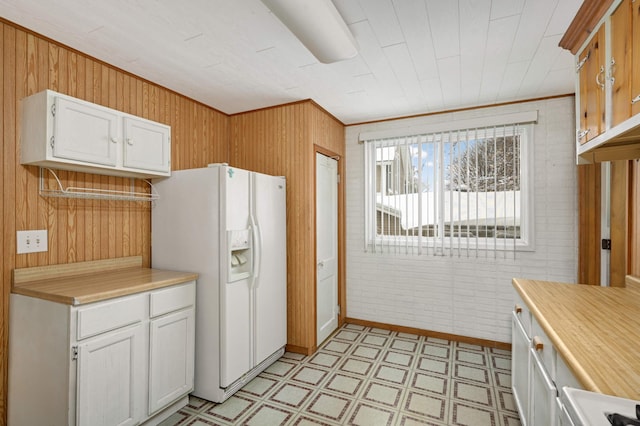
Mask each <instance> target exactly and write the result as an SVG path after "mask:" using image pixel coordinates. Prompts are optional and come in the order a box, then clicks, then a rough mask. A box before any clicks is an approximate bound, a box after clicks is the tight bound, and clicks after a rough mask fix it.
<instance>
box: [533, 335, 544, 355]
mask: <svg viewBox="0 0 640 426" xmlns="http://www.w3.org/2000/svg"><path fill="white" fill-rule="evenodd" d="M531 340H532V344H533V348H534V349H535V350H536V351H538V352H539V351H541V350H543V349H544V343H542V339H541V338H540V337H539V336H533V339H531Z"/></svg>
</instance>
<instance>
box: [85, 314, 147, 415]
mask: <svg viewBox="0 0 640 426" xmlns="http://www.w3.org/2000/svg"><path fill="white" fill-rule="evenodd" d="M144 343H145V342H144V328H143V325H142V324H137V325H135V326H133V327H125V328H124V329H119V330H117V331H113V332H110V333H104V334H101V335H99V336H98V337H94V338H92V339H88V340H87V341H86V342H84V343H82V344H79V345H78V346H77V360H76V361H77V363H78V365H77V369H78V370H77V371H78V379H77V389H78V391H77V393H76V410H77V413H78V421H77V423H78V424H80V425H121V426H126V425H135V424H137V423H138V422H139V421H140V419H142V418H143V417H144V415H145V413H144V411H143V409H144V400H143V397H144V388H145V386H144V374H143V373H144V358H145V357H144V349H145V345H144Z"/></svg>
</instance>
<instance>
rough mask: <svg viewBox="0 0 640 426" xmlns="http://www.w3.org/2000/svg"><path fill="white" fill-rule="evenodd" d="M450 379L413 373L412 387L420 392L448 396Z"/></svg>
mask: <svg viewBox="0 0 640 426" xmlns="http://www.w3.org/2000/svg"><path fill="white" fill-rule="evenodd" d="M447 384H448V379H447V378H445V377H442V376H435V375H429V374H424V373H421V372H415V373H413V379H412V382H411V387H412V388H413V389H416V390H419V391H427V392H433V393H437V394H438V395H442V396H446V395H447V391H448V387H447Z"/></svg>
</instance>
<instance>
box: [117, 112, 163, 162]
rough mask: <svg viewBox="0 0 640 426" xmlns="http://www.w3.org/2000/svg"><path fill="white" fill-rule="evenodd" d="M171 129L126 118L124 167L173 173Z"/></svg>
mask: <svg viewBox="0 0 640 426" xmlns="http://www.w3.org/2000/svg"><path fill="white" fill-rule="evenodd" d="M170 137H171V128H170V127H169V126H165V125H164V124H160V123H154V122H152V121H149V120H144V119H140V118H136V117H125V118H124V158H123V165H124V167H127V168H131V169H142V170H151V171H157V172H169V171H171V145H170V144H171V138H170Z"/></svg>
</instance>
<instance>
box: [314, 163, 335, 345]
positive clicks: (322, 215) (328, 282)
mask: <svg viewBox="0 0 640 426" xmlns="http://www.w3.org/2000/svg"><path fill="white" fill-rule="evenodd" d="M338 313H339V312H338V162H337V161H336V160H334V159H333V158H330V157H327V156H326V155H322V154H320V153H316V328H317V329H316V333H317V341H316V344H317V345H320V344H321V343H322V342H323V341H324V340H325V339H326V338H327V337H329V335H330V334H331V333H332V332H333V331H334V330H335V329H336V328H337V327H338Z"/></svg>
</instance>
